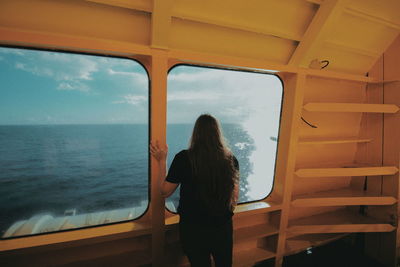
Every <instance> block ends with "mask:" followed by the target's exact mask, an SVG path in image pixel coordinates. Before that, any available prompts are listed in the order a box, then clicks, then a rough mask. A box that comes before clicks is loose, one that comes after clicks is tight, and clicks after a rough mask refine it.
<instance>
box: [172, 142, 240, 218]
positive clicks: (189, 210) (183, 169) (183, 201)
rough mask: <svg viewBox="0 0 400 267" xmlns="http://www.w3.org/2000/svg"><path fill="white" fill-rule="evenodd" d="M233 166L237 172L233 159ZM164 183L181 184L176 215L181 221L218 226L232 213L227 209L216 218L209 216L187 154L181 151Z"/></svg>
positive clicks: (237, 165)
mask: <svg viewBox="0 0 400 267" xmlns="http://www.w3.org/2000/svg"><path fill="white" fill-rule="evenodd" d="M233 159H234V164H235V167H236V168H237V169H238V170H239V163H238V161H237V159H236V158H235V157H233ZM165 180H166V181H168V182H170V183H174V184H179V183H180V184H181V192H180V199H179V206H178V213H179V215H180V220H181V221H187V222H191V223H199V224H220V223H224V222H226V221H227V220H229V219H230V218H231V217H232V215H233V212H232V211H231V210H229V209H228V208H227V210H226V212H223V213H222V214H220V215H218V216H211V215H210V214H209V212H208V211H207V209H206V208H205V207H204V206H203V205H202V203H201V201H200V199H199V194H198V192H197V187H196V184H195V183H194V177H193V174H192V168H191V164H190V159H189V154H188V151H187V150H182V151H181V152H179V153H178V154H176V155H175V157H174V160H173V161H172V164H171V167H170V168H169V170H168V175H167V178H166V179H165Z"/></svg>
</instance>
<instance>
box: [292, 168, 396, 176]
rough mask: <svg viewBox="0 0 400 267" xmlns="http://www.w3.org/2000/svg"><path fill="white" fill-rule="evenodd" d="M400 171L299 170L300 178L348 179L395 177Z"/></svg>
mask: <svg viewBox="0 0 400 267" xmlns="http://www.w3.org/2000/svg"><path fill="white" fill-rule="evenodd" d="M398 171H399V170H398V169H397V167H369V168H368V167H367V168H324V169H299V170H297V171H296V175H297V176H298V177H340V176H341V177H347V176H376V175H393V174H396V173H397V172H398Z"/></svg>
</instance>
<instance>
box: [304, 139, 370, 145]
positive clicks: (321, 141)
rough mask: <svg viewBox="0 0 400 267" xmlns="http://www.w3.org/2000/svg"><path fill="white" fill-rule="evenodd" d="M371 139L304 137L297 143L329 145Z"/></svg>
mask: <svg viewBox="0 0 400 267" xmlns="http://www.w3.org/2000/svg"><path fill="white" fill-rule="evenodd" d="M371 141H372V139H361V138H338V139H335V138H304V139H300V140H299V145H330V144H352V143H369V142H371Z"/></svg>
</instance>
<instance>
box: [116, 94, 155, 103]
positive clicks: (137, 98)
mask: <svg viewBox="0 0 400 267" xmlns="http://www.w3.org/2000/svg"><path fill="white" fill-rule="evenodd" d="M147 100H148V97H147V96H143V95H125V96H123V99H122V100H117V101H113V102H112V103H113V104H130V105H140V104H142V103H143V102H145V101H147Z"/></svg>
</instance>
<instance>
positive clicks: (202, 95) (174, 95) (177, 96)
mask: <svg viewBox="0 0 400 267" xmlns="http://www.w3.org/2000/svg"><path fill="white" fill-rule="evenodd" d="M221 97H222V95H221V94H218V93H216V92H209V91H206V92H204V91H183V92H171V93H169V94H168V96H167V99H168V101H205V100H209V101H212V100H218V99H220V98H221Z"/></svg>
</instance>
